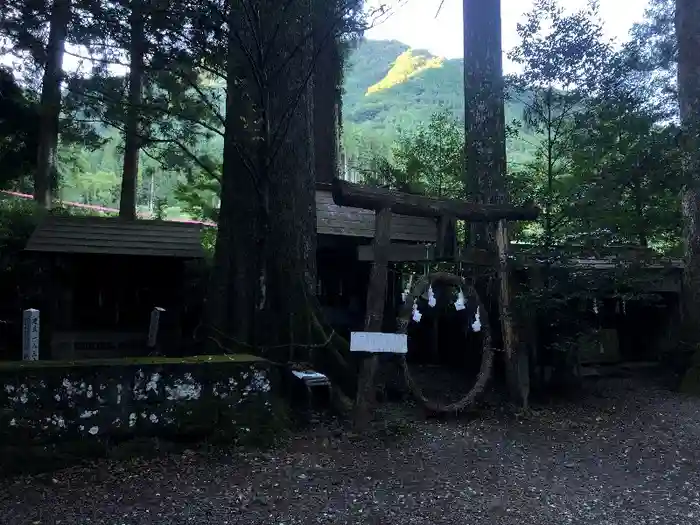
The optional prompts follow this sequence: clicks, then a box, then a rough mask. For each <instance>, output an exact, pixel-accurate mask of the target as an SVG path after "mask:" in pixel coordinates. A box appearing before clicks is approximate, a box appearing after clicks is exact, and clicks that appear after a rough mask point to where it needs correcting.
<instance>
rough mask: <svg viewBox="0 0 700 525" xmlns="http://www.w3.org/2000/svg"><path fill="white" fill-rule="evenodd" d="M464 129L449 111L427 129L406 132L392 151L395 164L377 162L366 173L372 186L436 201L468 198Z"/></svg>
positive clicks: (382, 160)
mask: <svg viewBox="0 0 700 525" xmlns="http://www.w3.org/2000/svg"><path fill="white" fill-rule="evenodd" d="M463 166H464V128H463V127H462V126H461V125H460V123H459V122H458V121H456V120H455V119H454V118H453V117H452V116H451V115H450V114H449V113H448V112H447V111H442V112H439V113H436V114H434V115H433V116H432V117H431V119H430V123H429V124H428V125H427V126H422V125H421V126H418V127H417V128H416V129H415V130H414V131H412V132H405V133H403V134H402V135H401V137H400V138H399V139H398V141H397V142H396V144H395V145H394V147H393V149H392V160H391V161H389V160H387V159H385V158H381V157H380V158H376V159H375V160H374V165H373V166H371V167H370V169H368V170H366V171H365V174H364V175H365V177H364V180H365V182H366V183H368V184H372V185H381V186H388V187H390V188H394V189H398V190H401V191H407V192H409V193H421V194H424V195H432V196H435V197H446V198H461V197H464V186H463V183H462V167H463Z"/></svg>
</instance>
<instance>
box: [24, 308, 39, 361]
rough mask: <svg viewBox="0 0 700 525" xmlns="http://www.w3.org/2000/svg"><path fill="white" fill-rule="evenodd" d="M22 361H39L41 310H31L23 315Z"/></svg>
mask: <svg viewBox="0 0 700 525" xmlns="http://www.w3.org/2000/svg"><path fill="white" fill-rule="evenodd" d="M22 359H23V360H24V361H36V360H38V359H39V310H35V309H34V308H30V309H29V310H25V311H24V314H23V315H22Z"/></svg>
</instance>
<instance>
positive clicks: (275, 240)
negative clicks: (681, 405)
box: [208, 0, 316, 360]
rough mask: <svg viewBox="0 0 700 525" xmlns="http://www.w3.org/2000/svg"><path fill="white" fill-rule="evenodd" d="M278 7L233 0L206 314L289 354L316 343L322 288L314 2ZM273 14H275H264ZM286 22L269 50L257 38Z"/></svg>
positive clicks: (230, 332)
mask: <svg viewBox="0 0 700 525" xmlns="http://www.w3.org/2000/svg"><path fill="white" fill-rule="evenodd" d="M243 7H245V11H246V13H245V14H246V15H248V17H250V15H251V14H252V15H253V16H254V18H253V19H252V22H248V20H249V18H247V17H246V16H243V15H244V13H242V12H241V10H242V9H243ZM272 7H273V6H272V3H271V2H267V1H266V0H247V2H246V5H245V6H241V5H240V3H232V4H231V14H230V16H229V19H230V20H231V26H230V27H231V38H230V43H229V73H228V77H229V78H228V82H227V90H228V91H227V93H228V103H227V114H226V132H225V133H226V137H225V146H224V168H223V177H222V194H221V210H220V218H219V232H218V239H217V246H216V253H215V268H214V271H213V276H212V283H211V289H210V297H209V300H208V303H209V304H208V313H209V321H210V324H212V325H213V326H214V327H216V329H217V330H218V331H219V332H225V333H226V335H227V336H228V340H229V341H231V342H232V343H234V344H236V343H237V344H239V345H243V346H244V347H245V348H248V350H249V351H254V352H256V353H260V354H263V355H267V356H268V357H271V358H274V359H280V360H286V358H287V357H288V356H289V355H290V354H291V353H292V350H293V348H295V345H301V346H303V345H304V344H307V345H308V344H309V343H310V338H311V335H310V332H311V321H310V306H309V305H310V302H312V300H313V295H314V293H315V288H316V264H315V257H316V213H315V212H316V207H315V175H314V173H315V172H314V152H313V146H314V142H313V129H312V126H313V111H312V110H313V108H312V100H311V93H312V89H313V83H312V82H311V81H310V79H309V77H310V75H309V73H310V68H311V67H312V63H311V50H312V45H311V44H312V43H311V39H309V38H308V34H309V24H310V23H311V7H310V3H309V0H303V1H298V2H295V3H294V4H293V6H292V7H290V9H289V10H288V11H287V12H280V11H274V10H273V9H272ZM273 11H274V12H275V13H276V16H270V17H265V18H263V17H262V16H261V15H260V13H268V12H269V13H272V12H273ZM281 17H284V20H279V18H281ZM278 24H280V25H279V27H281V28H283V32H284V34H281V35H279V36H278V37H277V38H276V40H275V42H276V47H277V48H276V49H274V50H271V52H270V53H269V54H268V55H265V53H263V50H261V49H260V47H259V42H265V41H269V38H270V36H271V35H272V34H273V33H275V32H276V31H279V27H278ZM302 38H303V39H305V40H308V42H306V41H301V40H300V39H302ZM295 49H296V50H297V51H296V52H295V53H294V54H291V53H292V52H293V51H294V50H295ZM266 57H267V58H266ZM270 57H272V58H270ZM273 58H274V59H273Z"/></svg>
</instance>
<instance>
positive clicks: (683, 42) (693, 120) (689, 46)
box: [676, 0, 700, 344]
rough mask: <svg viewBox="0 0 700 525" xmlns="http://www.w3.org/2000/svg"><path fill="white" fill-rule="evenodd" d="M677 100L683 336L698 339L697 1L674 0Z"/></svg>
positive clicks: (699, 81)
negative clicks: (681, 165) (682, 187)
mask: <svg viewBox="0 0 700 525" xmlns="http://www.w3.org/2000/svg"><path fill="white" fill-rule="evenodd" d="M676 36H677V38H678V101H679V106H680V116H681V124H682V126H683V134H684V140H683V148H684V171H685V191H684V194H683V217H684V221H685V257H686V262H685V272H684V281H685V282H684V285H685V286H684V304H685V311H686V316H685V319H686V323H685V325H686V334H685V335H686V337H687V338H688V340H689V342H692V343H696V344H697V343H700V55H698V49H700V3H698V2H697V0H676Z"/></svg>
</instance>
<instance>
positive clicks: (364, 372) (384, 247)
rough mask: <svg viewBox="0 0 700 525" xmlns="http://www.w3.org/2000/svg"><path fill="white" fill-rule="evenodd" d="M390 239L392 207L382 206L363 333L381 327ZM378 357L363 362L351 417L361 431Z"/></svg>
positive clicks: (371, 397)
mask: <svg viewBox="0 0 700 525" xmlns="http://www.w3.org/2000/svg"><path fill="white" fill-rule="evenodd" d="M390 241H391V208H383V209H381V210H378V211H377V212H376V218H375V232H374V241H373V243H372V247H373V251H374V262H373V263H372V271H371V273H370V276H369V288H368V290H367V311H366V313H365V327H364V328H365V332H380V331H381V329H382V323H383V321H384V303H385V301H386V288H387V269H388V268H387V267H388V263H389V244H390ZM378 360H379V359H378V356H377V354H372V355H371V356H369V357H366V358H365V359H364V360H363V361H362V365H361V369H360V375H359V378H358V383H357V397H356V400H355V414H354V418H353V419H354V426H355V429H357V430H362V429H364V428H366V427H367V425H368V424H369V420H370V410H371V406H372V404H374V401H375V390H374V376H375V374H376V372H377V363H378Z"/></svg>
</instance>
